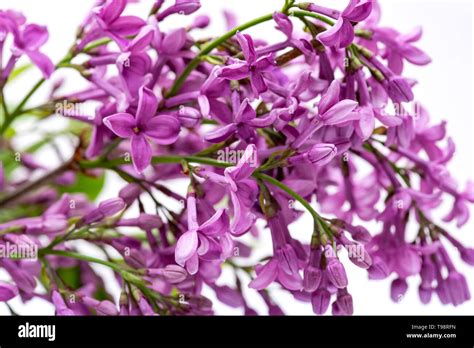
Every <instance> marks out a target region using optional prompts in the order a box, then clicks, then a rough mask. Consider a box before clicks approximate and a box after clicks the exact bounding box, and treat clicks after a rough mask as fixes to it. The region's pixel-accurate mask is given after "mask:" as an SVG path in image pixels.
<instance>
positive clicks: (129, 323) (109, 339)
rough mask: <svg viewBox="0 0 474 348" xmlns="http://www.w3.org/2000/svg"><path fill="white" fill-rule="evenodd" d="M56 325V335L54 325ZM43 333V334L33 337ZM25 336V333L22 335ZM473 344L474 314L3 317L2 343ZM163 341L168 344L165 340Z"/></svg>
mask: <svg viewBox="0 0 474 348" xmlns="http://www.w3.org/2000/svg"><path fill="white" fill-rule="evenodd" d="M45 325H54V339H53V337H52V336H53V326H45ZM39 335H42V336H43V337H35V336H39ZM20 336H24V337H20ZM29 343H31V344H34V343H41V344H42V345H48V344H51V345H58V344H60V345H62V346H67V345H69V346H70V345H72V344H76V345H83V344H86V345H87V346H91V345H94V344H97V345H109V344H113V345H117V344H127V345H132V346H133V347H135V346H143V345H148V344H152V345H154V346H166V344H186V345H191V344H192V345H198V344H205V345H209V344H220V345H224V346H225V345H226V344H234V345H235V344H238V345H246V346H248V345H251V344H258V345H266V344H272V345H273V344H283V345H289V346H291V347H297V346H298V344H300V346H301V345H302V344H308V346H309V345H310V346H311V347H320V346H321V345H335V344H343V345H346V346H347V345H356V344H364V345H367V344H377V345H386V344H394V345H414V346H420V345H438V344H443V345H450V346H466V347H473V346H474V320H473V317H441V316H439V317H428V316H423V317H414V316H399V317H388V316H387V317H381V316H370V317H32V316H16V317H15V316H13V317H0V346H1V347H2V348H4V347H7V348H8V347H9V346H12V345H24V344H29ZM164 344H165V345H164Z"/></svg>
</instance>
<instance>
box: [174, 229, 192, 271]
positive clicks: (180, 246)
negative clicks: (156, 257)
mask: <svg viewBox="0 0 474 348" xmlns="http://www.w3.org/2000/svg"><path fill="white" fill-rule="evenodd" d="M197 247H198V234H197V232H196V231H188V232H186V233H184V234H183V235H182V236H181V237H179V239H178V242H177V243H176V250H175V260H176V263H177V264H178V265H181V266H184V265H185V263H186V261H188V260H189V259H190V258H191V256H193V254H194V253H195V252H196V250H197Z"/></svg>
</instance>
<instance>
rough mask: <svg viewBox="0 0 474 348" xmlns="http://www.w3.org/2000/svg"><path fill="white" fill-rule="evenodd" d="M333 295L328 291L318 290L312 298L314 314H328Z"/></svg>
mask: <svg viewBox="0 0 474 348" xmlns="http://www.w3.org/2000/svg"><path fill="white" fill-rule="evenodd" d="M330 300H331V294H330V293H329V291H327V290H326V289H318V290H316V291H315V292H314V293H313V295H312V296H311V304H312V306H313V312H314V314H318V315H322V314H324V313H326V311H327V310H328V307H329V301H330Z"/></svg>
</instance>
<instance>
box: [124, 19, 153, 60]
mask: <svg viewBox="0 0 474 348" xmlns="http://www.w3.org/2000/svg"><path fill="white" fill-rule="evenodd" d="M154 30H155V29H154V28H153V27H152V26H150V25H147V26H145V27H143V28H142V30H140V33H139V34H138V35H137V36H136V37H135V38H134V39H133V40H132V42H130V46H129V47H128V50H129V51H130V52H134V53H138V52H142V51H143V50H145V48H146V47H147V46H148V45H149V44H150V43H151V41H152V40H153V35H154Z"/></svg>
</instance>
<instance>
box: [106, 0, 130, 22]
mask: <svg viewBox="0 0 474 348" xmlns="http://www.w3.org/2000/svg"><path fill="white" fill-rule="evenodd" d="M126 5H127V0H112V1H110V2H108V3H106V5H105V6H104V7H102V9H101V11H100V17H101V18H102V20H103V21H104V22H106V23H112V22H113V21H115V20H116V19H117V18H119V17H120V15H121V14H122V12H123V11H124V10H125V6H126Z"/></svg>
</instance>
